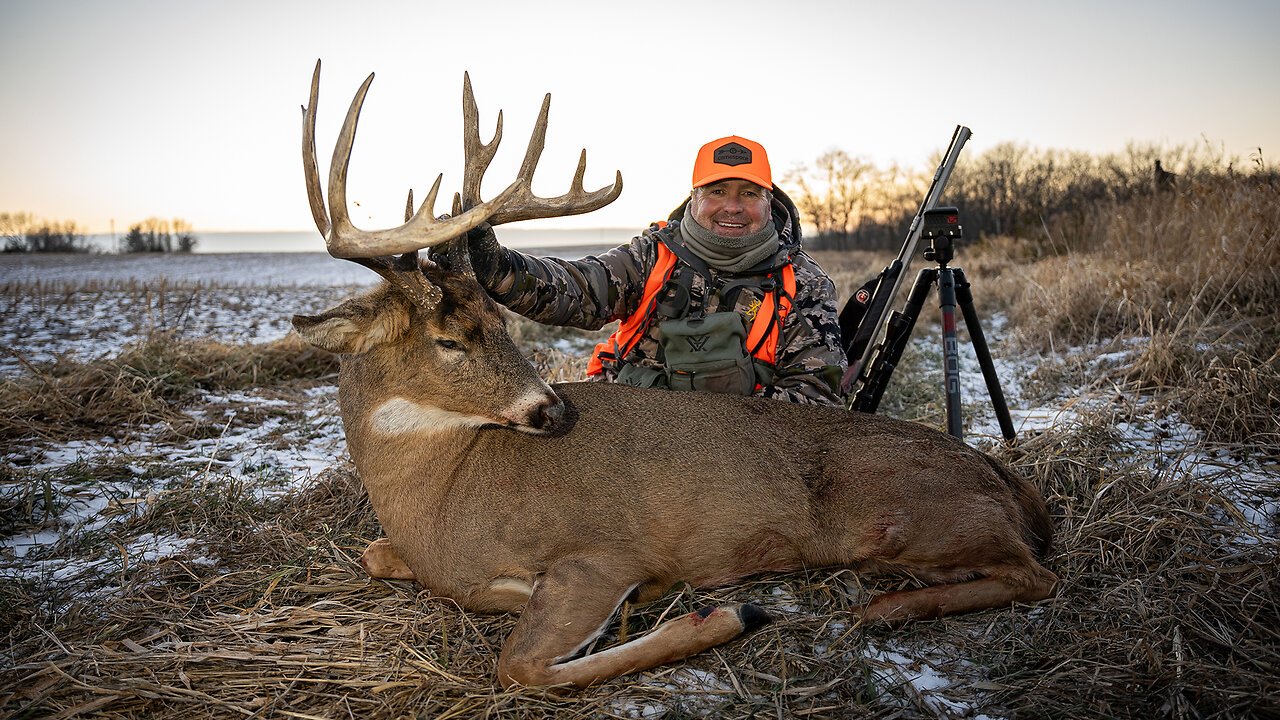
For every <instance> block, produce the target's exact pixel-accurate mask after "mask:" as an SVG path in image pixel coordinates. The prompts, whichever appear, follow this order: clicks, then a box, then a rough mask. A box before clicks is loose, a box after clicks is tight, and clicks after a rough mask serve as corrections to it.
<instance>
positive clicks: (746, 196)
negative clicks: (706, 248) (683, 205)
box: [689, 179, 772, 238]
mask: <svg viewBox="0 0 1280 720" xmlns="http://www.w3.org/2000/svg"><path fill="white" fill-rule="evenodd" d="M769 204H770V201H769V194H768V192H766V191H765V189H764V188H762V187H760V186H759V185H757V184H755V183H753V182H749V181H747V180H737V179H729V180H721V181H720V182H717V183H711V184H710V185H703V186H702V187H698V188H694V189H693V199H691V200H690V201H689V214H690V215H691V216H692V217H693V219H694V220H695V221H696V222H697V223H698V224H699V225H701V226H702V227H704V228H706V229H708V230H710V231H711V232H713V233H715V234H716V235H719V236H720V237H730V238H736V237H743V236H745V235H750V234H751V233H754V232H759V231H760V230H763V229H764V224H765V223H767V222H769V221H770V220H771V219H772V218H771V215H770V212H769Z"/></svg>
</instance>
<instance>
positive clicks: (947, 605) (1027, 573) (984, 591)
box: [862, 561, 1057, 624]
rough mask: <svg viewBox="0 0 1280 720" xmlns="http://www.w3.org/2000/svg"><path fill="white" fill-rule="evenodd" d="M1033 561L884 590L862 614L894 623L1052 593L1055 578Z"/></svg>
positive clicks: (871, 618)
mask: <svg viewBox="0 0 1280 720" xmlns="http://www.w3.org/2000/svg"><path fill="white" fill-rule="evenodd" d="M1033 564H1034V567H1032V568H1018V569H1016V570H1014V571H1012V572H1008V573H1007V574H997V575H993V576H991V577H983V578H979V579H977V580H969V581H966V582H958V583H951V584H948V585H932V586H930V587H926V588H919V589H916V590H899V591H897V592H889V593H884V594H883V595H879V596H877V597H876V598H875V599H873V600H872V601H871V602H870V603H867V606H866V607H865V608H863V610H862V617H863V618H865V619H867V620H878V621H881V622H886V623H891V624H896V623H900V622H904V621H907V620H931V619H933V618H939V617H942V616H944V615H952V614H955V613H965V612H974V611H977V610H987V609H990V608H995V607H1004V606H1007V605H1011V604H1013V603H1015V602H1034V601H1036V600H1043V599H1045V598H1047V597H1049V596H1050V595H1052V594H1053V591H1054V586H1055V585H1056V584H1057V578H1056V577H1055V576H1054V575H1053V574H1052V573H1050V572H1049V571H1048V570H1045V569H1044V568H1043V567H1041V566H1040V565H1039V563H1034V561H1033Z"/></svg>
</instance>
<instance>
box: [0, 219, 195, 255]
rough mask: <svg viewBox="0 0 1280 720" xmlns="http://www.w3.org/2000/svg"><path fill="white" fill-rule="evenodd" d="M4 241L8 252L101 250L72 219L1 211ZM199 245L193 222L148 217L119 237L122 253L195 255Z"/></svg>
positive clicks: (0, 226) (83, 251)
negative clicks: (43, 217) (51, 220)
mask: <svg viewBox="0 0 1280 720" xmlns="http://www.w3.org/2000/svg"><path fill="white" fill-rule="evenodd" d="M0 239H2V240H3V243H4V247H3V250H4V252H6V253H23V252H26V253H52V252H65V253H89V252H95V251H97V250H99V248H97V247H96V246H94V245H93V243H92V242H90V241H89V239H88V235H87V234H86V233H85V232H83V231H81V230H80V228H79V227H77V225H76V223H75V222H74V221H71V220H67V221H63V222H50V221H48V220H43V219H41V218H38V217H36V216H34V215H32V214H31V213H25V212H17V213H8V212H0ZM198 243H199V238H197V237H196V234H195V231H194V230H193V228H192V227H191V223H189V222H187V221H186V220H183V219H182V218H174V219H173V220H164V219H162V218H155V217H152V218H147V219H146V220H143V221H142V222H139V223H135V224H133V225H130V226H129V232H127V233H125V234H124V235H123V236H121V237H120V238H119V240H118V241H117V243H116V247H115V248H112V250H114V251H115V252H120V253H146V252H191V251H193V250H195V248H196V245H197V244H198Z"/></svg>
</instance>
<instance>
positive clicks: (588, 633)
mask: <svg viewBox="0 0 1280 720" xmlns="http://www.w3.org/2000/svg"><path fill="white" fill-rule="evenodd" d="M635 588H636V584H632V585H630V586H622V585H620V584H619V583H618V582H617V580H616V575H613V576H610V575H607V574H605V573H603V572H599V571H598V570H597V569H596V568H593V567H591V566H590V565H588V564H586V563H585V562H581V561H577V562H575V561H568V562H561V563H559V564H557V565H556V566H555V567H552V568H551V569H549V570H548V571H547V573H546V574H544V575H543V576H542V577H541V578H539V580H538V583H537V585H536V587H535V588H534V591H533V595H532V596H531V597H530V598H529V602H528V604H527V605H526V606H525V611H524V614H522V615H521V616H520V620H519V621H518V622H517V623H516V626H515V629H514V630H512V632H511V636H510V637H509V638H507V643H506V645H505V646H504V647H503V649H502V656H501V657H500V658H499V660H498V680H499V681H500V682H501V683H502V685H503V686H504V687H511V686H513V685H525V686H545V685H562V684H567V685H572V686H574V687H579V688H582V687H586V686H588V685H590V684H592V683H596V682H603V681H605V680H609V679H611V678H615V677H617V676H619V675H625V674H627V673H632V672H638V671H641V670H646V669H648V668H651V667H653V666H655V665H661V664H663V663H668V662H674V661H676V660H681V659H683V658H686V657H689V656H690V655H693V654H695V653H699V652H702V651H703V650H706V649H707V648H710V647H714V646H716V645H719V644H721V643H724V642H728V641H729V640H732V639H733V638H735V637H737V636H739V635H741V634H742V633H744V632H746V631H748V630H753V629H755V628H756V627H758V626H760V625H762V624H764V623H766V622H768V621H769V619H770V618H769V616H768V614H766V613H765V612H764V611H763V610H761V609H760V608H758V607H755V606H754V605H725V606H723V607H717V608H706V609H704V610H700V611H698V612H694V613H690V614H688V615H685V616H683V617H679V618H676V619H674V620H670V621H668V622H665V623H663V624H662V625H660V626H659V627H658V628H657V629H656V630H654V631H653V632H651V633H649V634H647V635H645V636H644V637H641V638H639V639H636V640H632V641H630V642H627V643H624V644H622V645H618V646H615V647H612V648H609V649H608V650H603V651H600V652H596V653H591V654H589V655H583V656H581V657H577V655H578V653H579V652H580V651H581V650H582V649H583V648H585V647H586V646H587V645H589V644H590V643H591V641H592V640H594V639H595V638H596V637H598V636H599V635H600V634H601V633H602V632H604V629H605V627H607V625H608V622H609V620H610V619H611V618H612V617H613V614H614V613H615V612H616V611H617V609H618V607H619V606H621V605H622V602H623V600H626V599H627V597H629V596H630V595H631V593H632V591H633V590H634V589H635Z"/></svg>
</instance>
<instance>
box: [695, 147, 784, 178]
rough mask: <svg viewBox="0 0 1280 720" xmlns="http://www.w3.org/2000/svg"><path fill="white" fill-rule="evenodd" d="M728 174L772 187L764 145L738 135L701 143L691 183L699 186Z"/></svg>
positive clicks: (726, 176) (771, 176)
mask: <svg viewBox="0 0 1280 720" xmlns="http://www.w3.org/2000/svg"><path fill="white" fill-rule="evenodd" d="M730 178H734V179H737V180H749V181H750V182H753V183H755V184H757V185H759V186H760V187H762V188H764V189H766V190H771V189H773V175H772V174H771V173H770V172H769V156H768V155H767V154H765V151H764V146H763V145H761V144H760V143H758V142H754V141H752V140H748V139H746V138H744V137H738V136H737V135H730V136H729V137H723V138H720V139H719V140H712V141H711V142H709V143H707V144H706V145H703V146H702V149H701V150H699V151H698V159H697V160H695V161H694V163H693V186H694V187H702V186H703V185H710V184H711V183H713V182H718V181H720V180H728V179H730Z"/></svg>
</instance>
